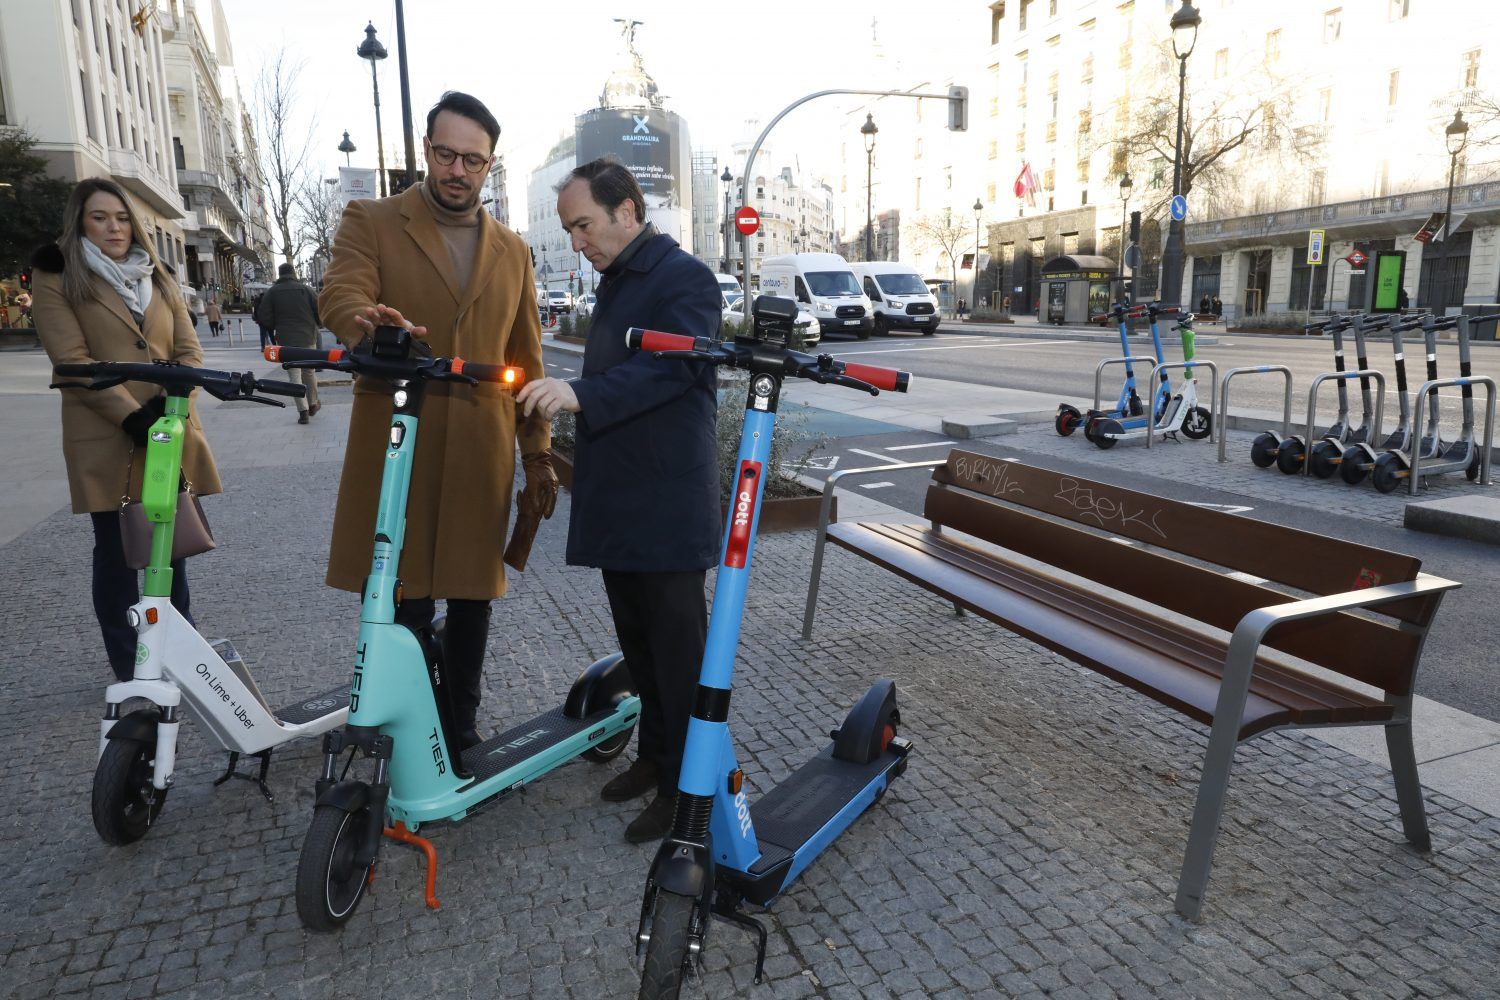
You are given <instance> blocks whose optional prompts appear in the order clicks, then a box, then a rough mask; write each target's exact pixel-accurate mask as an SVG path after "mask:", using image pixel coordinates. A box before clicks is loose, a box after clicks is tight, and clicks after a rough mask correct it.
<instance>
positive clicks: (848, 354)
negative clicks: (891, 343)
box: [833, 337, 1080, 358]
mask: <svg viewBox="0 0 1500 1000" xmlns="http://www.w3.org/2000/svg"><path fill="white" fill-rule="evenodd" d="M984 339H985V340H986V341H989V340H990V339H991V338H988V337H986V338H984ZM1077 343H1080V341H1077V340H1009V341H1005V342H1004V343H983V344H955V345H950V346H947V347H877V348H875V349H874V350H872V351H839V352H838V353H836V354H834V355H833V356H834V357H836V358H853V357H858V356H860V355H862V354H914V353H916V352H918V351H968V350H979V349H982V348H989V347H1042V346H1046V345H1049V344H1077Z"/></svg>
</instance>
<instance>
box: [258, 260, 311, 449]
mask: <svg viewBox="0 0 1500 1000" xmlns="http://www.w3.org/2000/svg"><path fill="white" fill-rule="evenodd" d="M276 273H277V274H278V275H279V277H277V279H276V283H275V284H274V285H272V286H271V287H270V288H268V289H266V291H265V293H264V294H263V295H261V297H260V302H259V303H258V304H257V305H256V307H255V322H256V323H258V324H260V328H261V343H262V345H264V344H265V338H266V333H265V331H267V330H269V331H270V332H271V336H272V338H273V339H274V341H275V342H276V343H277V344H280V345H281V346H282V347H313V348H315V347H317V346H318V327H319V325H320V323H319V321H318V297H317V296H316V295H314V294H313V290H312V289H311V288H308V287H307V285H305V284H303V283H302V282H301V281H300V280H298V278H297V270H296V268H294V267H292V265H290V264H282V265H281V267H279V268H277V271H276ZM288 374H289V375H290V376H291V378H292V381H294V382H301V383H302V384H303V385H305V386H306V387H307V395H306V396H305V397H303V398H302V399H299V400H297V423H299V424H305V423H307V422H308V421H309V420H311V419H312V418H313V417H316V416H317V415H318V411H319V410H321V409H322V408H323V404H322V403H319V402H318V373H317V371H316V370H315V369H312V368H293V369H290V370H289V372H288Z"/></svg>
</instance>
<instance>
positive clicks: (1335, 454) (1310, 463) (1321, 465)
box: [1307, 441, 1344, 479]
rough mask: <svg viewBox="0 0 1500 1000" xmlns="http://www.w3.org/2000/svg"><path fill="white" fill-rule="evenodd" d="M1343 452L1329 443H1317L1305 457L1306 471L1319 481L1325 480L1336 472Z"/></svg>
mask: <svg viewBox="0 0 1500 1000" xmlns="http://www.w3.org/2000/svg"><path fill="white" fill-rule="evenodd" d="M1343 454H1344V451H1343V449H1342V448H1340V447H1339V446H1338V445H1336V444H1334V443H1333V442H1331V441H1319V442H1318V443H1317V444H1315V445H1313V450H1312V453H1311V454H1310V455H1308V456H1307V470H1308V471H1309V472H1311V473H1312V474H1313V475H1315V476H1317V477H1318V478H1319V479H1327V478H1329V477H1330V476H1332V475H1333V474H1334V473H1335V472H1337V471H1338V468H1339V463H1340V462H1341V461H1342V460H1343Z"/></svg>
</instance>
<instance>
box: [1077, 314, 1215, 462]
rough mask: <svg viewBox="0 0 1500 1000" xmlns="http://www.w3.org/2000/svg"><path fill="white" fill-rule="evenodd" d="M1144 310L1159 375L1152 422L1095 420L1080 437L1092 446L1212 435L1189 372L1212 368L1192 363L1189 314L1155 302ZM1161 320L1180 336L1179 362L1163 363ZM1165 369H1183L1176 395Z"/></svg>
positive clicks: (1194, 349)
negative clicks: (1158, 437)
mask: <svg viewBox="0 0 1500 1000" xmlns="http://www.w3.org/2000/svg"><path fill="white" fill-rule="evenodd" d="M1146 311H1147V313H1148V314H1149V315H1150V317H1151V343H1152V347H1153V348H1154V350H1155V351H1156V365H1157V367H1156V372H1157V373H1159V374H1160V383H1159V384H1158V387H1157V390H1156V392H1154V393H1152V396H1151V412H1152V419H1151V421H1150V422H1149V423H1148V421H1147V419H1146V417H1145V416H1144V415H1143V416H1140V417H1133V418H1128V419H1125V420H1118V419H1115V418H1113V417H1096V418H1095V419H1093V420H1090V421H1089V422H1088V423H1086V424H1085V425H1084V432H1083V433H1084V437H1086V438H1088V439H1089V440H1090V441H1092V442H1093V443H1094V445H1095V446H1096V447H1099V448H1103V449H1108V448H1113V447H1114V446H1115V444H1116V443H1117V442H1119V441H1123V440H1125V439H1126V438H1130V437H1144V436H1145V435H1147V434H1160V435H1162V436H1163V437H1170V438H1172V439H1173V440H1176V439H1177V434H1178V433H1179V432H1181V433H1182V434H1184V435H1186V436H1187V437H1188V438H1189V439H1190V440H1193V441H1201V440H1203V439H1204V438H1206V437H1209V436H1210V435H1211V434H1212V433H1213V418H1212V414H1211V413H1210V412H1209V411H1208V410H1206V409H1204V408H1203V407H1201V406H1199V405H1198V386H1197V380H1196V378H1194V373H1193V369H1194V368H1196V367H1198V366H1200V365H1209V367H1210V370H1212V365H1211V364H1210V363H1209V362H1206V361H1196V360H1195V358H1196V356H1197V339H1196V336H1195V335H1194V333H1193V317H1192V314H1190V313H1185V312H1183V311H1182V309H1181V307H1179V306H1164V305H1162V304H1161V303H1159V302H1151V303H1148V304H1147V305H1146ZM1163 319H1166V320H1172V321H1175V322H1176V324H1177V332H1178V334H1179V335H1180V336H1181V337H1182V357H1183V360H1182V362H1181V363H1173V364H1170V365H1169V364H1168V363H1167V360H1166V352H1165V351H1164V350H1163V349H1162V341H1161V327H1160V323H1161V321H1162V320H1163ZM1167 368H1181V369H1183V380H1182V385H1181V389H1180V390H1179V391H1178V392H1173V391H1172V384H1171V380H1170V379H1169V378H1168V377H1167V374H1166V371H1165V370H1164V369H1167Z"/></svg>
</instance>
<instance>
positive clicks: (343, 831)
mask: <svg viewBox="0 0 1500 1000" xmlns="http://www.w3.org/2000/svg"><path fill="white" fill-rule="evenodd" d="M369 822H370V810H369V807H365V808H363V809H357V810H355V811H354V812H348V811H346V810H344V809H341V808H339V807H338V806H331V805H322V806H318V807H317V808H316V809H314V810H313V819H312V823H311V824H310V825H309V826H308V828H307V837H306V838H305V839H304V840H303V841H302V857H301V860H300V861H299V863H298V865H297V915H298V916H299V917H301V918H302V925H303V926H304V927H306V928H307V929H308V930H312V931H333V930H338V929H339V928H340V927H342V926H343V925H344V924H345V923H346V922H347V921H348V920H349V918H350V917H351V916H353V915H354V908H355V907H357V906H358V905H359V901H360V900H361V899H363V898H364V895H365V886H366V885H368V884H369V881H370V871H371V869H373V868H374V867H375V865H374V862H373V861H371V863H370V864H369V865H366V866H364V867H362V868H356V862H355V854H356V853H357V852H358V850H359V846H360V843H361V842H362V841H363V840H364V838H365V830H366V828H367V825H368V824H369Z"/></svg>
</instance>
